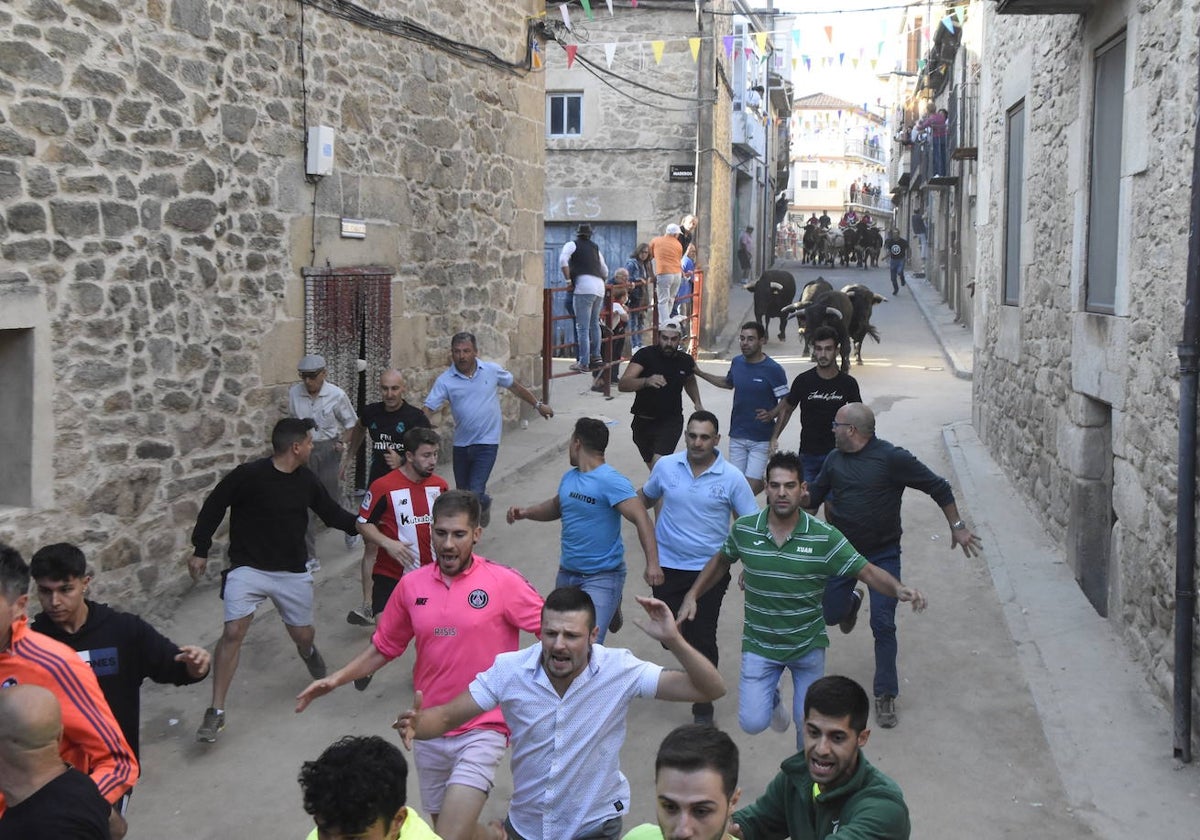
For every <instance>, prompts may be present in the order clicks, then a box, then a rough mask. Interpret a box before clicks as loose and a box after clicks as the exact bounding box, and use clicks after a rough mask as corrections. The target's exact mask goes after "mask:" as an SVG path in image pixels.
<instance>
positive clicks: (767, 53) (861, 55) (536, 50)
mask: <svg viewBox="0 0 1200 840" xmlns="http://www.w3.org/2000/svg"><path fill="white" fill-rule="evenodd" d="M630 1H631V4H632V5H634V6H636V0H630ZM575 2H576V0H567V2H562V3H559V4H558V8H559V14H560V15H561V16H562V20H563V25H564V26H565V27H566V28H567V30H568V31H570V32H572V33H573V32H574V25H573V22H572V19H571V10H570V6H571V5H573V4H574V3H575ZM578 2H579V4H580V7H581V8H582V9H583V10H584V12H585V14H587V16H588V19H590V20H595V19H596V18H595V13H594V11H593V9H592V5H591V4H592V0H578ZM605 4H606V6H607V7H608V9H609V14H610V16H612V15H613V13H614V12H613V4H612V0H605ZM968 11H969V10H968V7H967V6H966V5H959V6H954V7H947V8H946V12H947V14H946V15H945V16H944V17H943V18H942V19H941V20H940V21H938V22H937V24H936V26H937V27H939V28H941V27H944V28H945V29H946V31H947V32H949V33H951V34H957V32H958V28H957V27H961V24H962V23H963V22H964V21H965V20H966V16H967V14H968ZM931 23H932V22H926V23H923V24H922V25H920V26H910V27H905V28H903V30H902V31H901V32H899V33H898V34H897V35H896V36H892V37H893V38H896V37H908V36H910V35H911V34H912V33H913V32H919V33H921V34H922V35H923V36H924V38H925V40H927V41H932V36H933V34H934V33H933V30H932V29H931V26H930V24H931ZM956 24H957V26H956ZM881 26H882V28H883V30H884V34H885V37H884V39H883V40H880V41H878V42H876V43H875V50H874V53H875V57H874V58H870V59H868V58H867V53H868V49H869V47H867V46H865V45H863V44H853V43H847V44H845V47H844V48H842V49H838V48H837V47H838V46H840V45H841V44H842V43H843V42H844V41H846V40H848V39H846V38H843V37H841V35H840V34H839V33H838V32H835V31H834V26H832V25H830V26H824V27H822V29H823V31H824V33H825V36H826V39H827V41H828V45H827V48H828V47H833V49H829V50H828V52H826V51H825V50H821V49H817V50H815V51H811V52H816V53H817V54H816V55H812V54H801V55H800V57H799V59H797V57H796V55H795V54H794V51H793V50H792V47H793V46H794V47H796V48H799V47H800V45H801V44H802V43H804V41H803V34H802V31H801V29H799V28H789V29H786V30H772V31H762V32H754V33H746V34H745V35H723V36H720V37H721V42H722V46H723V48H724V51H725V57H726V58H727V59H729V60H732V59H733V58H734V57H735V55H736V53H737V51H739V50H740V51H741V52H742V54H743V55H744V57H745V59H746V60H747V61H749V60H751V59H753V58H758V60H759V61H760V62H764V61H767V60H768V59H769V58H770V57H771V56H772V55H774V56H775V67H776V68H777V69H779V70H782V69H783V68H784V66H785V64H784V62H785V61H786V59H785V58H784V55H786V54H789V53H791V55H790V57H791V64H792V68H793V69H798V67H799V63H800V62H802V63H803V64H804V67H805V69H806V70H808V71H810V72H811V71H812V69H813V62H814V61H817V62H819V65H820V67H822V68H834V67H839V66H840V67H844V66H845V64H846V58H847V56H848V55H849V57H850V59H851V61H850V64H851V67H852V68H854V69H856V70H857V69H859V68H860V67H862V65H863V64H865V63H868V62H869V64H870V67H871V69H872V70H874V69H875V68H876V67H877V66H878V65H879V64H880V63H881V60H882V57H883V52H884V47H885V46H886V45H887V42H888V40H889V38H888V37H887V35H886V30H887V24H886V22H883V23H882V24H881ZM788 34H790V35H791V41H792V43H791V44H787V43H786V41H785V42H783V43H780V41H781V40H783V39H786V38H787V36H788ZM750 35H753V37H750ZM706 39H711V40H715V38H714V37H713V36H699V35H690V36H677V37H672V38H655V39H653V40H628V41H626V40H620V41H614V42H603V41H602V42H601V43H599V44H597V43H595V42H593V43H590V44H586V43H585V44H573V45H564V47H565V48H567V51H568V52H569V56H568V65H567V66H568V68H571V67H573V66H574V62H575V58H576V57H578V55H579V49H580V47H582V48H584V49H585V50H586V49H591V48H592V47H593V46H602V47H603V48H604V55H605V61H606V63H607V65H608V66H609V68H611V67H612V65H613V61H614V60H615V56H616V48H617V47H618V46H622V47H634V46H636V47H638V49H639V50H644V48H645V45H646V44H649V45H650V46H651V48H652V50H653V53H654V60H655V63H656V64H661V63H662V60H663V57H664V56H665V54H666V52H667V47H668V44H673V43H679V42H681V41H684V40H686V41H687V45H688V52H689V53H690V54H691V56H692V61H693V62H698V61H699V53H700V47H701V46H702V45H703V42H704V41H705V40H706ZM597 40H599V39H597ZM810 43H811V42H810ZM773 44H775V45H777V46H776V47H775V48H773V47H772V45H773ZM846 48H849V49H850V50H852V51H854V52H849V53H848V52H847V50H846ZM855 52H856V53H857V58H856V57H855V55H854V53H855ZM545 62H546V54H545V51H544V45H541V44H534V45H533V47H532V56H531V63H532V64H533V66H534V68H535V69H540V68H542V67H544V66H545ZM919 64H920V65H922V67H921V69H923V64H924V61H923V60H922V61H920V62H919ZM863 69H864V70H865V68H863Z"/></svg>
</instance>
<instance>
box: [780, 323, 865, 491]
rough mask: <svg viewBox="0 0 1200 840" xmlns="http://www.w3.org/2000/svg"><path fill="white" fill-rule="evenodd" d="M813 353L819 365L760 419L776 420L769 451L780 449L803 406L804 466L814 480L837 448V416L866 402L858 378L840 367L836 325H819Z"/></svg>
mask: <svg viewBox="0 0 1200 840" xmlns="http://www.w3.org/2000/svg"><path fill="white" fill-rule="evenodd" d="M813 355H814V356H816V359H817V366H816V367H814V368H810V369H808V370H806V371H805V372H804V373H802V374H800V375H799V376H797V377H796V378H795V379H793V380H792V388H791V390H790V391H789V392H788V395H787V396H786V397H784V398H783V399H782V400H780V401H779V405H777V406H775V408H774V409H772V410H771V411H760V412H759V419H760V420H767V421H770V420H774V419H775V418H776V417H778V418H779V419H778V421H777V422H776V423H775V433H774V434H773V435H772V436H771V445H770V447H769V451H770V452H772V453H774V452H775V450H777V449H778V448H779V435H780V434H782V432H783V429H784V427H785V426H787V424H788V420H790V419H791V417H792V412H793V411H795V410H796V409H797V408H799V409H800V461H801V463H802V464H803V465H804V480H805V481H813V480H814V479H815V478H816V477H817V473H819V472H820V471H821V465H822V464H824V463H825V456H826V455H828V454H829V453H830V452H831V451H832V450H833V448H834V439H833V418H834V417H835V416H836V415H837V412H838V409H839V408H841V407H842V406H844V405H846V404H847V403H852V402H862V394H861V393H859V390H858V381H857V380H855V378H854V377H853V376H851V375H850V374H848V373H842V372H841V370H840V369H839V368H838V366H837V358H838V335H837V332H836V331H835V330H834V329H833V328H832V327H818V328H817V329H816V331H815V332H814V333H813Z"/></svg>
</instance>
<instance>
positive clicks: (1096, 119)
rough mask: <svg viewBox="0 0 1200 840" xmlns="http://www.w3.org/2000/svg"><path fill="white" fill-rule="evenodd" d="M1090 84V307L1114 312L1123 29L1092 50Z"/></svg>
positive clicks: (1123, 110) (1122, 112)
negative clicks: (1094, 77) (1092, 79)
mask: <svg viewBox="0 0 1200 840" xmlns="http://www.w3.org/2000/svg"><path fill="white" fill-rule="evenodd" d="M1093 69H1094V70H1095V76H1096V79H1095V86H1094V88H1093V90H1092V171H1091V174H1090V176H1089V183H1088V187H1089V189H1088V230H1087V237H1088V248H1087V301H1086V306H1087V310H1088V311H1089V312H1102V313H1106V314H1112V312H1113V311H1115V307H1116V297H1117V235H1118V232H1119V227H1120V219H1121V122H1122V120H1123V119H1124V115H1125V114H1124V112H1125V104H1124V100H1125V34H1124V33H1122V34H1120V35H1118V36H1117V37H1116V38H1113V39H1112V40H1111V41H1109V42H1108V43H1107V44H1105V45H1104V46H1102V47H1101V48H1100V49H1098V50H1096V56H1095V59H1094V68H1093Z"/></svg>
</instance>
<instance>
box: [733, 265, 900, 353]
mask: <svg viewBox="0 0 1200 840" xmlns="http://www.w3.org/2000/svg"><path fill="white" fill-rule="evenodd" d="M752 291H753V293H754V319H755V320H756V321H758V323H760V324H762V325H763V328H764V329H765V330H767V332H768V333H769V332H770V326H771V319H772V318H778V319H779V339H780V341H782V340H783V339H784V338H785V337H786V330H787V322H788V319H789V318H795V319H796V322H797V323H798V324H799V325H800V335H801V337H802V338H803V339H804V352H806V353H807V352H808V351H809V346H810V344H811V343H812V342H811V338H812V334H813V332H815V331H816V329H817V328H818V327H822V326H827V327H832V328H833V330H834V331H835V332H836V333H837V334H838V344H839V346H840V355H841V360H842V364H841V368H842V371H843V372H846V371H849V370H850V351H851V348H852V347H853V350H854V355H855V360H856V361H857V362H858V364H860V365H861V364H862V363H863V361H862V343H863V340H864V339H865V338H866V337H867V336H870V337H871V338H873V339H875V341H876V342H878V341H879V330H877V329H876V328H875V327H874V326H873V325H872V324H871V311H872V310H873V309H874V308H875V304H877V303H884V302H886V301H887V298H885V297H884V296H883V295H879V294H876V293H875V292H873V291H871V290H870V289H868V288H867V287H866V286H863V285H862V284H859V283H854V284H851V285H849V286H845V287H844V288H842V290H841V291H838V290H836V289H834V288H833V286H831V285H830V284H829V282H828V281H826V280H825V279H824V278H821V277H818V278H817V279H816V280H813V281H811V282H810V283H806V284H805V286H804V289H803V290H802V291H801V293H800V299H799V300H796V278H795V277H793V276H792V274H791V272H788V271H782V270H780V269H769V270H767V271H764V272H763V273H762V276H761V277H759V278H758V282H757V283H756V284H754V287H753V290H752Z"/></svg>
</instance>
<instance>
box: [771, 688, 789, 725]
mask: <svg viewBox="0 0 1200 840" xmlns="http://www.w3.org/2000/svg"><path fill="white" fill-rule="evenodd" d="M791 723H792V716H791V715H790V714H788V710H787V709H786V708H785V707H784V705H783V698H782V697H780V696H779V689H775V708H773V709H771V728H772V729H774V730H775V731H776V732H787V731H788V726H790V725H791Z"/></svg>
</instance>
